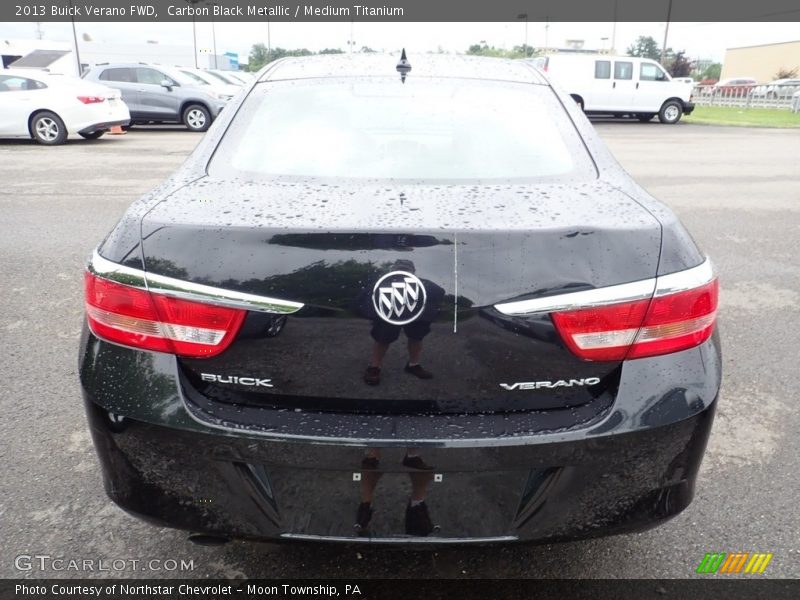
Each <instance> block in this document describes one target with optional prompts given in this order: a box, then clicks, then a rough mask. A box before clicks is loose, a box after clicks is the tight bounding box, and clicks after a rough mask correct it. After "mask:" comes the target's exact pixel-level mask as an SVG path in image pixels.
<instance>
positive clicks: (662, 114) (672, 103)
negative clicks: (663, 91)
mask: <svg viewBox="0 0 800 600" xmlns="http://www.w3.org/2000/svg"><path fill="white" fill-rule="evenodd" d="M682 115H683V105H682V104H681V103H680V102H679V101H678V100H667V101H666V102H664V105H663V106H662V107H661V110H660V111H658V120H659V121H661V122H662V123H666V124H667V125H674V124H675V123H677V122H678V121H680V120H681V116H682Z"/></svg>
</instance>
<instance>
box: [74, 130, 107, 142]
mask: <svg viewBox="0 0 800 600" xmlns="http://www.w3.org/2000/svg"><path fill="white" fill-rule="evenodd" d="M105 133H106V130H105V129H101V130H100V131H92V132H91V133H81V132H78V135H79V136H81V137H82V138H83V139H85V140H97V139H100V138H101V137H103V136H104V135H105Z"/></svg>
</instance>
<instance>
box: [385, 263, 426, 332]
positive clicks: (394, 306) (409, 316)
mask: <svg viewBox="0 0 800 600" xmlns="http://www.w3.org/2000/svg"><path fill="white" fill-rule="evenodd" d="M425 299H426V294H425V286H424V285H422V282H421V281H420V280H419V278H417V277H416V276H415V275H413V274H411V273H406V272H405V271H392V272H391V273H387V274H386V275H384V276H383V277H381V278H380V279H379V280H378V282H377V283H376V284H375V287H374V288H373V290H372V305H373V306H374V307H375V312H376V313H378V316H379V317H380V318H381V319H383V320H384V321H386V322H387V323H391V324H392V325H405V324H406V323H411V321H414V320H415V319H417V318H418V317H419V316H420V315H421V314H422V311H423V310H424V309H425Z"/></svg>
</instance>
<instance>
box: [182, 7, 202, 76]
mask: <svg viewBox="0 0 800 600" xmlns="http://www.w3.org/2000/svg"><path fill="white" fill-rule="evenodd" d="M185 1H186V3H187V4H189V5H191V7H192V8H194V7H195V6H197V5H198V4H200V2H201V0H185ZM192 42H193V44H194V68H195V69H196V68H197V17H196V16H195V14H194V11H192Z"/></svg>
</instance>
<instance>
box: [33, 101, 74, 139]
mask: <svg viewBox="0 0 800 600" xmlns="http://www.w3.org/2000/svg"><path fill="white" fill-rule="evenodd" d="M31 137H32V138H33V140H34V141H35V142H38V143H39V144H43V145H45V146H58V145H59V144H63V143H64V142H66V141H67V127H66V126H65V125H64V121H62V120H61V117H59V116H58V115H57V114H56V113H53V112H50V111H49V110H43V111H42V112H38V113H36V114H35V115H34V116H33V118H32V119H31Z"/></svg>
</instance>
